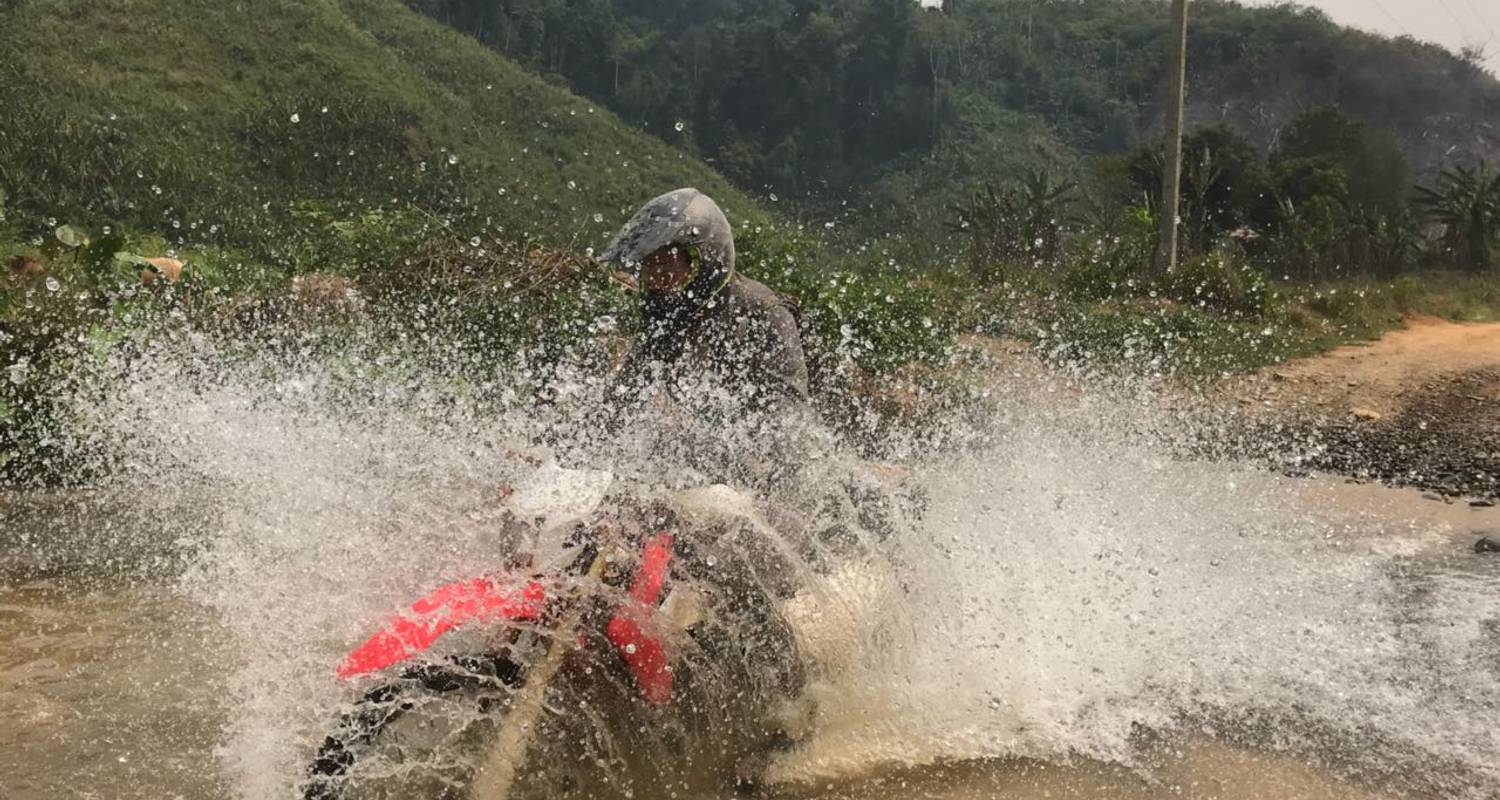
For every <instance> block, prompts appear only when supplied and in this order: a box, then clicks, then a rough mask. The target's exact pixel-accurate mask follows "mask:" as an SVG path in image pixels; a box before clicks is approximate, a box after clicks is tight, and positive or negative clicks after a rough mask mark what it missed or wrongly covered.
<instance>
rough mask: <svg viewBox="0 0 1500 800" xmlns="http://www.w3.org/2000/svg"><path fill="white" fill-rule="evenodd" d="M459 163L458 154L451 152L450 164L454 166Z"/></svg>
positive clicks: (449, 156) (449, 155)
mask: <svg viewBox="0 0 1500 800" xmlns="http://www.w3.org/2000/svg"><path fill="white" fill-rule="evenodd" d="M457 163H458V156H457V155H456V154H454V153H449V154H448V165H449V166H452V165H454V164H457Z"/></svg>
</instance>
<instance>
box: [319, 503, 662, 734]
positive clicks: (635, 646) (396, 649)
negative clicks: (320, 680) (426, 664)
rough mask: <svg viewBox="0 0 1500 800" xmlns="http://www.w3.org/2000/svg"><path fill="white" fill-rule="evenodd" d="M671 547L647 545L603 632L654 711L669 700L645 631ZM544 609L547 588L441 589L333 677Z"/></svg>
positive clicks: (477, 585) (527, 582)
mask: <svg viewBox="0 0 1500 800" xmlns="http://www.w3.org/2000/svg"><path fill="white" fill-rule="evenodd" d="M672 543H673V536H672V534H671V533H665V532H664V533H658V534H656V535H655V536H652V537H651V538H649V539H647V540H646V544H645V547H644V548H643V549H642V552H641V565H640V569H639V570H638V571H637V572H636V574H635V580H634V581H633V582H632V583H631V586H630V599H629V601H628V602H627V603H626V604H625V605H623V606H621V607H620V608H619V610H617V611H616V612H615V614H614V616H613V617H612V618H611V619H610V621H609V625H608V626H607V628H606V629H605V634H606V635H607V636H608V638H609V641H610V643H611V644H613V645H614V646H615V649H617V650H618V651H619V653H620V657H621V658H623V659H624V660H625V664H626V666H628V667H629V668H630V673H631V675H632V676H633V677H634V678H635V683H636V686H637V688H638V689H639V690H640V692H641V696H642V697H644V698H645V699H646V701H647V702H649V703H651V704H653V705H663V704H665V703H668V702H670V701H671V699H672V668H671V663H670V662H669V660H668V654H667V648H666V643H665V642H664V641H663V639H662V637H660V636H656V635H653V634H652V633H651V632H650V631H649V630H648V629H649V628H650V627H651V626H652V624H653V623H652V620H651V617H652V616H653V614H654V613H655V609H656V607H657V605H658V604H660V602H661V595H662V589H663V587H664V586H665V584H666V579H667V571H668V568H669V567H670V565H671V561H672ZM546 602H547V590H546V587H545V586H543V585H542V583H541V582H539V581H537V580H535V579H524V580H522V579H514V578H507V577H504V576H482V577H478V578H470V579H468V580H463V581H458V582H455V583H450V584H447V585H445V586H442V587H439V588H438V589H436V590H434V591H432V592H431V593H429V594H427V595H426V596H424V597H422V598H421V599H419V600H417V601H416V602H415V603H412V604H411V613H410V614H409V615H405V616H400V617H397V618H396V619H395V620H393V621H392V622H390V623H389V624H387V625H386V626H385V627H384V628H382V629H381V630H380V632H379V633H377V634H375V635H374V636H371V637H370V638H369V639H367V640H366V641H365V642H364V643H363V644H361V645H360V646H359V647H356V648H354V650H352V651H350V652H349V655H347V656H345V658H344V662H343V663H342V664H340V665H339V667H338V672H337V674H338V677H339V679H341V680H347V679H349V678H353V677H356V676H359V675H365V674H368V673H371V672H376V671H379V670H382V669H385V668H386V667H389V666H392V665H394V664H399V663H401V662H403V661H406V660H408V659H410V658H412V657H413V656H415V655H417V654H418V653H421V652H423V651H424V650H427V649H428V648H429V647H431V646H432V645H433V644H434V643H436V642H437V640H438V639H441V638H442V637H443V635H444V634H446V633H447V632H449V631H451V630H453V629H454V628H457V627H459V626H460V625H464V624H467V623H469V622H475V621H482V622H535V621H536V620H538V619H540V618H541V616H542V611H543V609H544V608H545V606H546Z"/></svg>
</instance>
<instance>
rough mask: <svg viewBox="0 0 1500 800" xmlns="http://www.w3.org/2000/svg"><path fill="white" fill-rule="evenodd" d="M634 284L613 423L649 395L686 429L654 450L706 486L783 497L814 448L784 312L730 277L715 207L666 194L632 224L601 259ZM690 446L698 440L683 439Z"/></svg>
mask: <svg viewBox="0 0 1500 800" xmlns="http://www.w3.org/2000/svg"><path fill="white" fill-rule="evenodd" d="M602 257H603V259H604V260H605V261H606V262H617V263H623V264H624V265H625V266H626V267H627V268H629V269H631V270H632V271H635V272H636V273H637V275H638V281H637V284H638V287H639V289H640V292H641V330H640V333H639V335H638V336H637V337H636V339H635V341H634V343H633V344H632V346H631V349H630V352H629V353H628V354H627V355H626V357H625V360H624V362H623V364H622V366H621V367H620V369H619V371H618V372H617V373H616V375H615V378H614V381H613V383H612V385H611V386H610V388H609V402H608V403H607V406H608V407H609V409H610V411H611V413H612V414H613V416H614V419H615V420H616V421H618V420H619V419H620V417H621V416H622V415H624V414H627V413H632V412H638V411H640V410H641V409H642V408H643V407H645V406H646V404H647V403H648V402H649V401H650V400H651V397H652V396H653V394H654V393H655V392H656V390H658V389H665V390H666V391H667V393H668V394H669V395H670V396H671V397H672V399H673V400H674V401H676V403H677V404H678V405H679V406H681V407H683V408H686V409H688V410H690V411H692V412H693V414H692V418H693V420H695V421H696V422H697V424H696V425H689V426H688V427H687V428H686V429H685V430H682V431H677V432H675V433H674V436H675V438H674V439H671V440H669V441H667V442H665V443H664V444H662V445H661V446H664V447H676V448H678V449H679V450H680V453H679V455H680V456H681V460H682V461H684V462H688V463H691V464H692V465H693V466H694V467H695V468H697V469H699V470H700V471H705V472H708V473H710V474H711V475H713V477H714V479H715V480H724V481H727V482H731V483H739V484H742V485H749V486H751V487H753V488H755V489H757V490H762V491H764V490H769V489H771V488H773V487H774V486H778V485H785V484H786V483H787V482H788V481H789V480H791V476H792V475H793V474H794V472H795V470H796V466H797V462H798V461H800V460H802V459H799V458H795V457H792V453H793V452H803V451H805V450H806V448H807V447H808V446H809V445H810V442H813V441H816V440H817V439H818V438H819V435H818V433H817V426H815V425H810V424H808V423H809V422H811V420H812V419H813V414H812V411H811V406H810V404H809V400H808V377H807V358H806V356H805V354H804V352H803V347H802V340H801V337H800V334H799V331H798V324H797V316H796V314H795V313H794V308H793V305H792V301H790V300H788V299H787V298H785V297H783V296H782V295H780V294H778V293H777V292H775V291H773V290H772V289H770V288H769V287H767V286H766V285H765V284H763V283H760V282H759V281H755V280H752V279H750V278H748V277H746V276H745V275H743V274H740V273H739V272H737V271H736V270H735V250H734V235H733V233H732V231H731V230H730V226H729V220H728V219H726V218H725V217H724V212H723V211H721V210H720V209H719V206H718V204H717V203H715V202H714V201H713V199H712V198H710V197H709V196H708V195H705V194H703V193H702V192H700V191H698V190H697V189H678V190H676V191H672V192H668V193H666V194H664V195H661V196H660V197H657V198H655V199H654V200H651V201H650V202H648V203H646V204H645V205H644V206H642V207H641V209H640V210H639V211H637V212H636V214H635V216H634V217H632V218H631V219H630V221H629V222H627V223H626V224H625V226H624V227H623V228H622V229H621V230H620V232H619V233H618V234H617V235H616V236H615V238H614V240H613V241H611V242H610V244H609V246H608V247H607V248H606V249H605V251H604V253H603V256H602ZM695 434H698V435H696V436H695Z"/></svg>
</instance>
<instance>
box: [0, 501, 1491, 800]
mask: <svg viewBox="0 0 1500 800" xmlns="http://www.w3.org/2000/svg"><path fill="white" fill-rule="evenodd" d="M1301 486H1302V489H1301V492H1302V493H1303V495H1304V496H1305V497H1306V499H1307V501H1308V503H1309V505H1310V507H1317V508H1323V509H1339V508H1343V509H1348V508H1351V507H1353V508H1358V509H1361V513H1362V514H1365V515H1366V516H1371V515H1373V517H1374V518H1384V519H1387V520H1391V521H1390V522H1389V523H1388V528H1387V529H1386V530H1382V531H1376V532H1372V533H1371V536H1370V540H1371V546H1372V548H1373V549H1374V550H1375V551H1377V552H1380V551H1383V550H1387V551H1391V552H1392V553H1395V554H1396V555H1399V556H1400V557H1402V558H1418V559H1421V558H1430V559H1433V561H1432V569H1433V570H1434V573H1435V574H1439V575H1441V574H1443V573H1444V570H1446V569H1447V566H1445V565H1448V564H1449V563H1450V561H1451V554H1453V553H1461V552H1462V548H1463V547H1464V546H1465V545H1466V544H1467V543H1468V542H1470V541H1471V540H1472V536H1473V535H1474V534H1475V533H1476V532H1483V531H1485V530H1489V529H1491V528H1492V526H1495V525H1496V523H1497V522H1500V517H1497V514H1500V512H1496V511H1495V510H1493V509H1482V510H1481V509H1471V508H1468V507H1466V506H1464V505H1461V504H1460V505H1448V504H1443V503H1433V502H1429V501H1426V500H1421V499H1418V497H1417V495H1416V494H1415V493H1411V492H1394V491H1388V490H1383V489H1377V488H1371V487H1354V486H1348V485H1345V484H1342V483H1338V482H1334V481H1316V482H1308V483H1305V484H1302V485H1301ZM49 533H51V534H53V535H55V531H51V532H49ZM216 613H217V612H214V611H212V610H210V609H207V608H204V607H201V606H199V605H197V604H195V603H194V602H193V601H192V600H189V599H187V595H186V593H184V592H183V591H181V590H180V589H179V588H178V586H177V581H176V580H175V579H172V578H170V577H166V578H164V577H163V576H161V575H157V574H150V572H149V571H148V572H145V573H132V572H130V571H128V570H127V571H125V572H123V573H119V574H117V575H112V576H108V577H100V576H98V575H90V574H86V573H82V572H77V571H70V570H68V569H66V568H63V569H53V570H51V571H50V574H40V573H38V574H36V575H33V576H32V577H27V578H21V577H12V578H9V579H7V580H5V581H0V699H3V702H0V774H3V775H4V776H5V790H4V792H3V796H4V797H5V798H6V799H7V800H30V799H31V798H38V799H40V798H58V797H82V798H94V797H98V798H153V799H154V798H192V799H193V800H197V799H198V798H203V799H205V800H207V799H208V798H220V797H229V796H235V795H240V796H243V792H236V791H234V787H233V786H232V785H231V781H230V780H229V779H228V778H226V777H224V775H225V772H224V770H223V769H222V765H221V759H220V758H219V757H218V755H219V754H220V749H221V748H223V747H225V746H226V745H225V742H226V734H225V730H226V728H225V726H226V723H227V722H228V721H229V719H230V716H231V715H232V714H233V713H234V712H235V708H234V706H233V703H234V701H231V700H230V699H229V694H228V692H227V689H226V685H227V684H226V679H227V676H228V675H229V674H231V673H232V671H233V670H234V668H235V666H236V665H237V664H238V663H239V657H238V655H237V654H236V653H235V652H234V649H233V642H234V637H233V636H232V635H230V631H229V629H228V628H226V627H224V626H222V625H221V624H219V622H218V621H217V620H216V619H215V614H216ZM266 691H267V692H272V693H274V692H275V691H277V689H276V687H266ZM1492 701H1493V698H1490V699H1488V700H1487V699H1485V698H1483V697H1476V698H1474V702H1476V703H1486V702H1492ZM1205 731H1208V732H1207V733H1205ZM859 741H860V740H859V739H858V738H857V737H856V738H855V739H854V740H853V741H852V742H851V741H849V740H845V741H843V742H841V743H839V742H835V743H834V744H832V745H829V744H828V743H827V742H821V743H817V744H813V745H809V750H811V751H812V752H811V753H810V754H809V755H808V756H806V758H805V759H804V760H805V763H798V758H797V757H793V758H791V759H789V761H790V762H791V765H790V766H788V765H787V764H783V765H782V766H781V767H780V768H779V777H780V778H781V780H782V781H783V782H782V783H780V784H778V785H776V786H774V787H772V788H770V789H767V790H766V794H767V795H768V796H770V797H775V798H783V799H784V800H814V799H815V798H822V799H826V800H838V799H842V798H848V799H849V800H855V799H859V800H864V799H866V798H868V799H870V800H874V799H876V798H892V799H894V798H898V797H899V798H934V799H941V800H977V798H1000V797H1004V798H1024V799H1026V800H1031V799H1033V798H1034V799H1035V800H1042V798H1057V799H1065V798H1077V799H1078V800H1103V799H1104V798H1110V799H1111V800H1134V798H1141V799H1142V800H1144V799H1145V798H1161V797H1183V798H1203V800H1209V799H1216V800H1251V799H1252V798H1255V799H1257V800H1259V799H1261V798H1281V799H1283V800H1295V799H1299V798H1305V799H1306V800H1334V799H1339V800H1345V799H1347V800H1356V799H1365V798H1368V799H1373V798H1384V797H1401V796H1415V797H1436V796H1441V794H1439V793H1429V792H1424V791H1420V790H1417V791H1413V790H1412V789H1411V786H1412V784H1411V783H1409V782H1406V781H1402V780H1397V781H1392V782H1390V783H1389V784H1388V785H1385V786H1384V787H1382V781H1381V780H1380V779H1379V778H1378V777H1372V776H1371V775H1370V774H1369V770H1368V768H1366V769H1364V770H1363V771H1361V770H1350V769H1348V768H1347V765H1348V763H1349V762H1350V760H1351V759H1350V758H1349V757H1348V756H1349V754H1348V753H1347V752H1345V748H1344V745H1341V744H1339V743H1338V742H1334V743H1333V744H1332V745H1330V746H1329V748H1328V750H1327V751H1326V752H1318V751H1315V750H1314V751H1309V750H1308V749H1307V748H1306V747H1305V746H1304V747H1302V748H1300V749H1298V748H1293V749H1282V748H1279V747H1277V746H1265V745H1255V744H1247V743H1246V740H1245V737H1243V736H1237V737H1234V739H1233V740H1232V741H1231V740H1225V739H1222V738H1219V737H1217V736H1215V735H1213V733H1212V732H1211V728H1209V727H1208V726H1204V727H1203V728H1201V729H1198V730H1189V731H1186V732H1184V731H1178V732H1176V733H1174V734H1173V735H1171V736H1166V737H1161V738H1157V739H1153V740H1150V741H1148V742H1147V743H1145V744H1144V745H1143V746H1142V747H1141V749H1140V753H1139V755H1138V757H1137V759H1136V763H1134V764H1132V765H1130V766H1125V765H1121V764H1113V763H1105V762H1101V761H1098V760H1092V759H1089V758H1084V757H1074V758H1063V759H1057V758H1049V759H1028V758H1012V757H1007V758H995V757H975V758H965V759H957V760H955V759H950V758H942V757H938V758H936V759H933V758H931V757H930V756H929V754H926V752H925V750H926V748H925V747H924V746H923V743H921V742H916V741H910V742H906V743H904V745H903V744H898V745H897V746H896V748H895V752H893V751H892V749H891V746H890V745H889V743H887V744H886V745H883V746H882V747H883V748H884V749H883V751H882V753H881V754H880V757H879V758H876V759H873V763H872V765H871V766H869V767H868V768H866V769H864V770H862V771H861V770H853V771H851V770H850V769H848V768H847V763H848V762H849V761H850V760H851V759H850V758H849V757H850V756H851V755H853V756H858V755H860V754H858V753H851V752H849V751H850V750H851V748H852V749H854V750H858V749H859V748H860V746H861V745H860V743H859ZM870 746H871V747H872V748H873V747H875V744H874V743H873V742H871V744H870ZM830 747H831V748H833V749H834V750H837V749H839V748H843V750H844V752H842V753H839V754H838V755H839V758H838V759H835V760H836V761H837V762H838V763H839V764H840V765H841V766H840V767H839V768H837V769H823V767H822V764H823V762H822V761H820V758H821V757H824V756H827V755H828V753H827V752H821V753H820V752H818V749H819V748H823V749H824V750H825V751H826V750H827V749H828V748H830ZM903 747H907V749H908V750H909V752H908V753H907V754H906V755H907V756H909V757H910V758H911V759H912V761H913V762H916V764H917V765H907V766H902V765H901V764H900V763H899V762H900V759H901V758H902V757H903V754H902V753H901V752H899V751H901V750H902V749H903ZM1417 758H1418V760H1420V754H1418V755H1417ZM853 760H854V761H858V760H859V759H858V758H857V757H856V758H854V759H853ZM1356 760H1357V759H1356ZM1350 774H1352V775H1356V776H1358V775H1361V774H1362V775H1363V777H1362V778H1348V777H1341V776H1345V775H1350ZM1461 783H1464V784H1465V785H1471V784H1469V781H1467V780H1466V781H1462V782H1461ZM1397 786H1400V787H1402V788H1403V789H1404V790H1405V793H1404V794H1402V793H1398V792H1396V788H1395V787H1397ZM1383 792H1387V793H1383Z"/></svg>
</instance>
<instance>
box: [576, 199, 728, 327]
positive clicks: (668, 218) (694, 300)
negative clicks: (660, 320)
mask: <svg viewBox="0 0 1500 800" xmlns="http://www.w3.org/2000/svg"><path fill="white" fill-rule="evenodd" d="M673 245H675V246H678V247H682V248H684V249H686V250H687V251H688V253H689V254H691V255H692V256H693V257H694V258H695V261H696V266H697V272H696V273H695V274H694V275H693V277H692V278H691V279H690V280H689V281H688V283H687V285H685V286H684V287H683V288H682V289H680V290H678V291H677V292H674V293H673V294H674V297H673V299H672V302H671V303H669V304H664V305H663V308H664V309H665V308H666V307H667V306H672V307H677V308H681V307H683V306H701V305H703V304H705V303H707V302H708V301H709V300H711V299H712V298H713V297H714V296H715V295H717V294H718V293H719V291H720V290H722V289H723V288H724V287H725V286H726V285H728V283H729V279H730V278H731V277H733V275H734V234H733V233H732V232H731V231H730V228H729V220H728V219H726V218H725V217H724V212H723V211H720V210H719V205H718V204H717V203H715V202H714V201H713V198H711V197H709V196H708V195H706V194H704V193H702V192H700V191H698V190H697V189H677V190H676V191H671V192H667V193H666V194H664V195H661V196H660V197H657V198H656V199H654V200H652V201H650V202H648V203H646V204H645V205H643V206H641V209H640V210H639V211H637V212H635V216H633V217H631V218H630V221H629V222H627V223H625V227H623V228H621V229H620V232H619V233H617V234H615V238H614V239H612V240H611V241H610V243H609V245H608V246H607V247H606V248H605V249H604V254H603V255H602V256H601V258H603V260H604V261H606V262H619V263H622V264H624V265H625V267H626V268H627V269H630V270H632V271H634V270H638V269H639V268H640V265H641V262H642V261H644V260H645V259H646V258H647V257H648V256H650V255H651V254H652V253H655V252H656V251H658V250H660V249H662V248H663V247H670V246H673ZM647 299H648V301H649V300H650V299H651V298H649V297H648V298H647ZM650 305H654V304H653V303H649V302H648V306H650Z"/></svg>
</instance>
